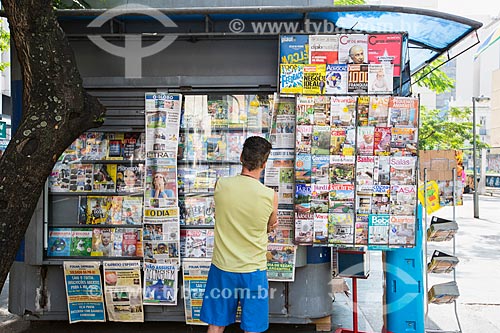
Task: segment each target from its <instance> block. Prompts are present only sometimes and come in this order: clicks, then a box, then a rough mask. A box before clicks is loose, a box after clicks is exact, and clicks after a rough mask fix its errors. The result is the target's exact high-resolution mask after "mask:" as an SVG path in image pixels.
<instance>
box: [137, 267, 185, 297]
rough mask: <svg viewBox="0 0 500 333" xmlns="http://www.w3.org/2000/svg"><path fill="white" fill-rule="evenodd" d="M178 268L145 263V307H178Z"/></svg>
mask: <svg viewBox="0 0 500 333" xmlns="http://www.w3.org/2000/svg"><path fill="white" fill-rule="evenodd" d="M178 270H179V269H178V267H177V265H175V264H153V263H144V288H143V291H144V294H143V295H144V296H143V300H144V301H143V302H144V305H177V282H178V281H177V277H178V274H177V273H178Z"/></svg>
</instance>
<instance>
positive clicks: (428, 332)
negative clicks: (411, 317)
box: [424, 168, 462, 333]
mask: <svg viewBox="0 0 500 333" xmlns="http://www.w3.org/2000/svg"><path fill="white" fill-rule="evenodd" d="M456 172H457V171H456V169H455V168H453V172H452V177H453V179H452V186H453V206H452V207H453V218H452V221H453V222H456V198H457V193H456V179H457V174H456ZM426 184H427V169H424V198H427V186H425V185H426ZM424 202H425V203H424V214H425V215H424V221H425V229H424V230H427V228H428V225H427V209H426V206H425V205H426V204H427V200H426V199H425V200H424ZM424 239H425V248H424V251H425V258H427V250H428V240H429V239H428V237H424ZM451 240H452V245H451V250H452V255H453V256H455V253H456V251H455V250H456V249H455V245H456V244H455V237H454V236H453V237H451ZM448 272H452V273H453V280H452V283H453V284H454V285H456V272H455V268H454V267H453V268H451V269H449V270H446V271H443V272H442V273H448ZM429 273H432V272H429V270H428V269H426V274H425V285H426V288H427V290H428V293H429V291H430V288H429V283H428V281H429ZM434 273H437V272H434ZM429 303H430V301H429V297H427V303H426V304H427V306H426V311H425V321H426V322H427V317H428V314H429ZM433 303H436V304H444V303H450V304H451V303H453V305H454V313H455V319H456V321H457V325H458V330H441V329H426V330H425V332H426V333H445V332H449V333H462V327H461V325H460V319H459V317H458V311H457V301H456V299H453V300H452V301H451V302H443V303H438V302H433Z"/></svg>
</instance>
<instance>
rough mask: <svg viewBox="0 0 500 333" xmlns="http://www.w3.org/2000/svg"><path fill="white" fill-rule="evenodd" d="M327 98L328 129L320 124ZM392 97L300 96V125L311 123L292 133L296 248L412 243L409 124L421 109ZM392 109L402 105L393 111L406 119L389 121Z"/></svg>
mask: <svg viewBox="0 0 500 333" xmlns="http://www.w3.org/2000/svg"><path fill="white" fill-rule="evenodd" d="M381 66H382V65H381ZM384 66H385V65H384ZM379 67H380V66H379ZM328 97H329V99H330V106H331V107H330V115H329V117H330V122H329V126H328V125H325V123H324V122H323V120H324V119H325V116H326V115H327V112H328V108H326V107H324V103H323V101H326V100H328ZM392 99H393V97H391V96H384V95H382V96H359V97H357V98H356V97H354V96H301V95H299V96H297V105H298V110H299V111H298V112H297V121H299V119H300V120H301V121H302V123H307V124H309V123H312V125H299V126H298V128H297V132H296V146H295V197H294V210H295V243H296V244H300V245H303V244H313V245H318V246H321V245H330V246H341V245H346V246H349V245H351V246H356V245H368V246H369V248H371V249H376V250H389V249H390V248H398V247H413V246H415V235H416V234H415V221H416V218H417V217H416V208H417V186H416V184H417V179H416V162H417V157H416V150H414V149H413V146H414V145H415V146H416V144H417V142H416V139H415V138H416V135H417V133H416V128H413V127H409V126H411V125H412V124H413V121H414V119H418V115H417V114H416V113H415V112H418V104H417V105H415V104H414V101H415V99H414V98H404V97H398V98H397V99H396V101H392V102H391V100H392ZM396 105H399V106H400V108H401V109H402V108H403V106H404V105H406V106H407V107H406V110H407V111H405V112H399V111H398V112H399V114H404V117H407V116H409V115H411V120H408V121H406V118H404V117H395V116H393V114H391V113H390V111H391V110H394V109H395V107H396ZM409 106H411V107H409ZM391 108H392V109H391ZM410 109H411V110H412V111H409V110H410ZM307 110H311V111H312V112H310V111H307ZM400 111H401V110H400ZM414 111H415V112H414ZM306 115H307V116H306ZM320 123H321V125H319V124H320ZM403 132H404V133H403ZM406 132H408V133H409V134H408V135H406ZM309 133H311V135H309ZM309 137H310V138H311V139H310V140H311V144H310V152H309ZM311 229H312V232H311Z"/></svg>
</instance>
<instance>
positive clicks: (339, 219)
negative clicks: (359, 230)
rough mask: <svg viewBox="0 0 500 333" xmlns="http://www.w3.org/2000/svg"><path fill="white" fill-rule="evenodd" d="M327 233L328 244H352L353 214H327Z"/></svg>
mask: <svg viewBox="0 0 500 333" xmlns="http://www.w3.org/2000/svg"><path fill="white" fill-rule="evenodd" d="M328 233H329V235H328V244H353V243H354V214H352V213H350V214H342V213H341V214H329V215H328Z"/></svg>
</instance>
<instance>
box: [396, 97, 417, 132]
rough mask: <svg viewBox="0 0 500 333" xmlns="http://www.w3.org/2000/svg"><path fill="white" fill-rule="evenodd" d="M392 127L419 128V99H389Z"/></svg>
mask: <svg viewBox="0 0 500 333" xmlns="http://www.w3.org/2000/svg"><path fill="white" fill-rule="evenodd" d="M389 121H390V124H391V126H395V127H412V128H418V98H414V97H396V96H392V97H391V98H390V99H389Z"/></svg>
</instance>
